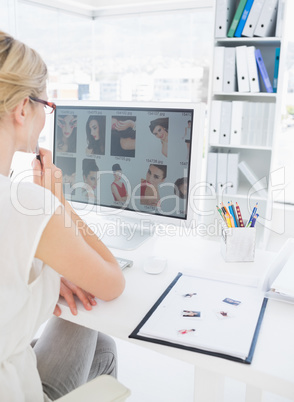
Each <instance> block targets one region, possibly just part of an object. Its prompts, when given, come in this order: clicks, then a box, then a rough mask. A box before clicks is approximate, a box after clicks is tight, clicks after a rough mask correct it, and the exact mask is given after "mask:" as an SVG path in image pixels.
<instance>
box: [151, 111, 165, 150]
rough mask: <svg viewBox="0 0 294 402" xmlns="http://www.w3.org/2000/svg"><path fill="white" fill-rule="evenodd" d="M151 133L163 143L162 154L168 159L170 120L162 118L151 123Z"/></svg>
mask: <svg viewBox="0 0 294 402" xmlns="http://www.w3.org/2000/svg"><path fill="white" fill-rule="evenodd" d="M149 128H150V131H151V133H152V134H154V135H155V137H156V138H158V139H159V140H160V142H161V153H162V155H164V156H166V157H167V146H168V118H167V117H162V118H159V119H156V120H153V121H151V122H150V125H149Z"/></svg>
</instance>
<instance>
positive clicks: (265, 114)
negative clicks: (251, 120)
mask: <svg viewBox="0 0 294 402" xmlns="http://www.w3.org/2000/svg"><path fill="white" fill-rule="evenodd" d="M269 105H270V103H266V102H262V111H261V115H262V125H261V137H260V138H261V141H260V145H261V146H262V147H266V146H267V130H268V120H269Z"/></svg>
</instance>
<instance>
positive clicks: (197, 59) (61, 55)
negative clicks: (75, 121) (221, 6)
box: [17, 1, 213, 102]
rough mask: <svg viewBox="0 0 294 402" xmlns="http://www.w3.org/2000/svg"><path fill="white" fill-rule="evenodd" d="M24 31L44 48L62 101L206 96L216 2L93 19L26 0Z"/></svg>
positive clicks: (21, 9)
mask: <svg viewBox="0 0 294 402" xmlns="http://www.w3.org/2000/svg"><path fill="white" fill-rule="evenodd" d="M17 15H18V17H19V18H18V20H17V28H18V29H17V32H18V37H20V38H22V40H23V41H24V42H26V43H28V44H29V45H30V46H32V47H33V48H35V49H36V50H38V51H39V53H40V54H41V55H42V57H43V58H44V60H45V61H46V63H47V65H48V67H49V71H50V82H49V95H50V97H51V98H58V99H89V98H90V99H95V100H102V101H108V100H134V101H136V100H138V101H150V100H153V101H162V100H165V101H177V102H179V101H185V102H187V101H188V102H189V101H199V100H202V101H206V99H207V91H208V68H209V62H210V58H211V55H210V52H211V48H212V46H211V43H212V42H211V41H212V35H213V15H212V8H211V7H209V8H199V9H193V10H189V11H187V10H182V11H181V10H177V11H164V12H163V11H161V12H158V13H156V12H150V13H144V14H130V15H123V16H107V17H100V18H96V19H95V20H91V19H89V18H87V17H84V16H77V15H74V14H69V13H66V12H64V11H60V10H59V11H58V10H54V9H50V8H46V7H42V6H37V5H32V4H28V3H26V2H21V1H19V3H18V14H17Z"/></svg>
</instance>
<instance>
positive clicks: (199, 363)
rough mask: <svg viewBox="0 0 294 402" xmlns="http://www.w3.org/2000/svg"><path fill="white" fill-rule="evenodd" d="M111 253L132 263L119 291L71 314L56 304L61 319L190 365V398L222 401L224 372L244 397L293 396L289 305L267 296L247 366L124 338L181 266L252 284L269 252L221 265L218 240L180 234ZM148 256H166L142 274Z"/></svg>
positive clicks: (293, 324)
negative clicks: (242, 387)
mask: <svg viewBox="0 0 294 402" xmlns="http://www.w3.org/2000/svg"><path fill="white" fill-rule="evenodd" d="M113 252H114V254H116V255H118V256H120V257H125V258H130V259H132V260H133V261H134V265H133V267H132V268H128V269H126V270H125V278H126V289H125V291H124V293H123V295H122V296H120V297H119V298H118V299H116V300H113V301H111V302H101V301H99V302H98V306H97V307H95V308H93V310H92V311H90V312H88V311H86V310H84V308H83V306H80V311H79V314H78V316H76V317H75V316H73V315H72V314H71V313H70V311H69V309H68V308H67V307H65V305H63V304H62V306H61V307H62V311H63V313H62V317H63V318H65V319H68V320H70V321H73V322H76V323H79V324H81V325H84V326H87V327H90V328H93V329H96V330H100V331H102V332H105V333H107V334H109V335H111V336H114V337H117V338H121V339H123V340H127V341H129V342H132V343H136V344H138V345H140V346H144V347H146V348H150V349H153V350H155V351H157V352H160V353H163V354H166V355H168V356H171V357H174V358H176V359H180V360H183V361H185V362H188V363H191V364H193V365H194V366H195V401H211V402H212V401H213V402H216V401H222V400H223V399H222V387H223V379H224V376H229V377H232V378H234V379H237V380H240V381H243V382H246V384H247V394H246V395H247V396H246V401H250V402H255V401H261V398H262V390H263V391H269V392H272V393H276V394H278V395H281V396H283V397H285V398H289V399H291V400H292V399H293V400H294V342H293V339H294V305H291V304H286V303H281V302H276V301H272V300H269V302H268V305H267V308H266V312H265V316H264V320H263V323H262V327H261V331H260V334H259V338H258V341H257V346H256V349H255V353H254V356H253V362H252V364H251V365H246V364H242V363H236V362H233V361H229V360H225V359H222V358H218V357H214V356H208V355H206V354H201V353H196V352H191V351H185V350H182V349H177V348H172V347H168V346H163V345H159V344H153V343H150V342H143V341H139V340H135V339H129V338H128V336H129V335H130V333H131V332H132V331H133V330H134V329H135V327H136V326H137V325H138V324H139V322H140V321H141V320H142V318H143V317H144V315H145V314H146V313H147V312H148V310H149V309H150V308H151V307H152V305H153V304H154V302H155V301H156V300H157V299H158V297H159V296H160V295H161V293H162V292H163V291H164V290H165V289H166V287H167V286H168V285H169V283H170V282H171V281H172V279H173V278H174V277H175V275H176V274H177V272H179V271H182V270H183V269H184V268H185V267H188V268H190V267H194V268H195V269H201V270H205V271H210V273H216V274H219V273H221V274H222V275H224V276H225V275H232V274H236V275H237V276H238V278H239V280H240V281H241V282H242V283H244V282H247V281H248V282H251V283H252V282H255V283H256V284H257V283H260V282H261V281H262V279H263V278H264V275H265V273H266V270H267V268H268V266H269V264H270V263H271V262H272V261H273V259H274V258H275V254H273V253H269V252H265V251H261V250H256V257H255V262H254V263H250V262H249V263H248V262H247V263H225V262H224V261H223V259H222V257H221V255H220V245H219V243H218V242H215V241H210V240H205V239H203V238H201V237H189V239H187V238H185V237H184V236H168V237H167V236H165V237H158V236H157V237H153V238H152V239H151V240H148V241H147V242H146V243H145V244H143V245H142V246H141V247H140V248H138V249H136V250H134V251H129V252H126V251H121V250H113ZM151 254H156V255H159V256H165V257H166V258H167V259H168V266H167V268H166V269H165V271H164V272H162V273H161V274H159V275H149V274H146V273H145V272H144V271H143V269H142V267H143V263H144V259H145V258H146V256H148V255H151Z"/></svg>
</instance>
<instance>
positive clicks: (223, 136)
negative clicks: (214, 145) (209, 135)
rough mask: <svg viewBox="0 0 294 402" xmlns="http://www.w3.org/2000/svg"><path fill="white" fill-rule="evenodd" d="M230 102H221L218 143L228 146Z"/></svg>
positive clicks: (230, 116) (230, 115)
mask: <svg viewBox="0 0 294 402" xmlns="http://www.w3.org/2000/svg"><path fill="white" fill-rule="evenodd" d="M231 118H232V102H230V101H222V105H221V118H220V134H219V143H220V144H221V145H229V144H230V137H231Z"/></svg>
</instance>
